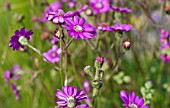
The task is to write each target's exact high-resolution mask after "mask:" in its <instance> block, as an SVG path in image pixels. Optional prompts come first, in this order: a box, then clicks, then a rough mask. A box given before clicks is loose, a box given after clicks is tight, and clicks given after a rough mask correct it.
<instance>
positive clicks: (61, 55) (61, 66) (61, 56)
mask: <svg viewBox="0 0 170 108" xmlns="http://www.w3.org/2000/svg"><path fill="white" fill-rule="evenodd" d="M60 49H62V39H61V36H60ZM62 59H63V51H61V54H60V78H61V87H62V86H63V84H64V83H63V72H62V71H63V69H62V68H63V65H62Z"/></svg>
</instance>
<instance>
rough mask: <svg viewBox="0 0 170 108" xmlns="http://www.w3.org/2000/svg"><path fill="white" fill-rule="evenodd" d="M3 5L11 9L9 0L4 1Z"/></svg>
mask: <svg viewBox="0 0 170 108" xmlns="http://www.w3.org/2000/svg"><path fill="white" fill-rule="evenodd" d="M4 7H5V8H6V9H8V10H10V9H11V3H10V2H5V3H4Z"/></svg>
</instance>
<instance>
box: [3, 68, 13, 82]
mask: <svg viewBox="0 0 170 108" xmlns="http://www.w3.org/2000/svg"><path fill="white" fill-rule="evenodd" d="M4 78H5V81H6V82H8V81H9V80H10V78H11V72H10V71H9V70H6V71H5V73H4Z"/></svg>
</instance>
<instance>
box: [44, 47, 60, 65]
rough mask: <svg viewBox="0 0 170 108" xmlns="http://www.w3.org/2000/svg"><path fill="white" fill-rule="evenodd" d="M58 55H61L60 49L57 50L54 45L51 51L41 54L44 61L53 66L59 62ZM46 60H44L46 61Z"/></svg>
mask: <svg viewBox="0 0 170 108" xmlns="http://www.w3.org/2000/svg"><path fill="white" fill-rule="evenodd" d="M60 53H61V49H60V48H58V47H57V46H56V45H53V47H52V49H50V50H48V51H47V52H45V53H43V56H44V57H45V58H46V59H48V60H49V61H50V62H51V63H53V64H54V63H57V62H59V61H60ZM46 59H44V60H45V61H46Z"/></svg>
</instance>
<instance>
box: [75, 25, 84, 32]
mask: <svg viewBox="0 0 170 108" xmlns="http://www.w3.org/2000/svg"><path fill="white" fill-rule="evenodd" d="M74 30H75V31H76V32H81V31H83V28H82V27H81V26H79V25H76V26H74Z"/></svg>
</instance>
